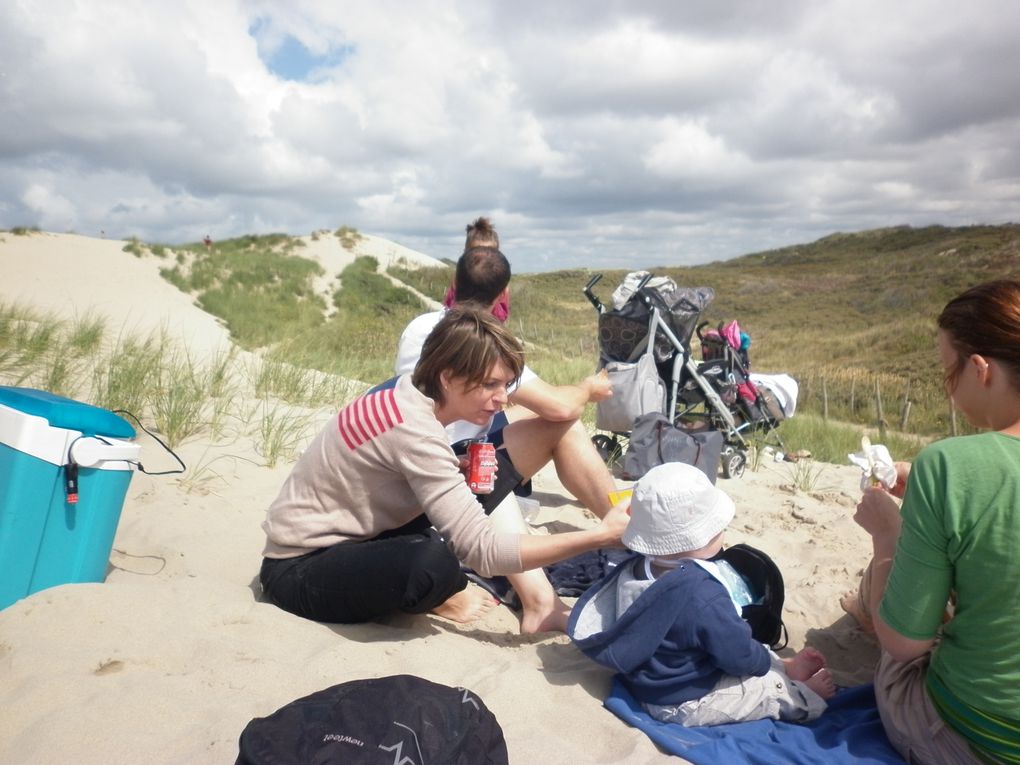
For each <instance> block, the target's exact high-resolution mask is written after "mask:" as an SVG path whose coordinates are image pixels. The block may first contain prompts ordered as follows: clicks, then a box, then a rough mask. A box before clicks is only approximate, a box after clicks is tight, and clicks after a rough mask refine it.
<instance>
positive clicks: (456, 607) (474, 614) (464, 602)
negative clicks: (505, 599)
mask: <svg viewBox="0 0 1020 765" xmlns="http://www.w3.org/2000/svg"><path fill="white" fill-rule="evenodd" d="M498 602H499V601H497V600H496V599H495V598H494V597H492V595H490V594H489V593H488V592H486V591H485V590H483V589H482V588H481V587H479V586H478V585H476V584H468V586H467V587H465V588H464V589H463V590H461V591H460V592H458V593H456V594H455V595H452V596H451V597H450V598H449V599H447V600H446V601H445V602H443V603H441V604H440V605H438V606H436V607H435V608H433V609H432V613H434V614H435V615H436V616H442V617H443V618H444V619H449V620H450V621H454V622H460V623H461V624H467V623H468V622H473V621H474V620H475V619H478V618H479V617H481V616H483V615H485V614H486V613H487V612H489V611H491V610H492V608H493V607H494V606H495V605H496V603H498Z"/></svg>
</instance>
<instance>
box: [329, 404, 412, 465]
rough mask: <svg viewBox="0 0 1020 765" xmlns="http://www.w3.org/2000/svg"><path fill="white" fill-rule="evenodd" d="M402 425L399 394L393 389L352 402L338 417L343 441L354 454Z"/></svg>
mask: <svg viewBox="0 0 1020 765" xmlns="http://www.w3.org/2000/svg"><path fill="white" fill-rule="evenodd" d="M403 421H404V418H403V417H402V416H401V414H400V409H399V407H397V397H396V391H394V390H393V389H392V388H389V389H388V390H380V391H377V392H375V393H369V394H367V395H365V396H362V397H361V398H359V399H356V400H354V401H352V402H351V403H349V404H348V405H347V406H345V407H344V408H343V409H341V410H340V414H339V415H338V416H337V425H338V427H339V428H340V437H341V438H342V439H343V440H344V443H345V444H347V448H348V449H350V450H351V451H353V450H355V449H357V448H358V447H359V446H361V445H362V444H364V443H367V442H368V441H371V440H372V439H373V438H377V437H378V436H381V435H382V434H383V433H385V432H386V431H387V430H390V429H392V428H395V427H396V426H397V425H399V424H400V423H402V422H403Z"/></svg>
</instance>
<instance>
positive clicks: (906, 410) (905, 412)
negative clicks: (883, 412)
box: [900, 378, 910, 430]
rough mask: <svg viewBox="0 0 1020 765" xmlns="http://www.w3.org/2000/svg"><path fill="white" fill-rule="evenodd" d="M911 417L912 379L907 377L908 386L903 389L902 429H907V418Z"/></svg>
mask: <svg viewBox="0 0 1020 765" xmlns="http://www.w3.org/2000/svg"><path fill="white" fill-rule="evenodd" d="M908 417H910V380H909V378H908V379H907V387H906V389H905V390H904V391H903V409H902V410H901V411H900V430H906V429H907V418H908Z"/></svg>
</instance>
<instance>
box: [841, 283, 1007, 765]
mask: <svg viewBox="0 0 1020 765" xmlns="http://www.w3.org/2000/svg"><path fill="white" fill-rule="evenodd" d="M938 328H939V330H938V349H939V356H940V359H941V362H942V366H943V368H944V370H945V385H946V391H947V392H948V394H949V396H950V397H951V398H952V400H953V403H954V404H955V405H956V407H957V408H958V409H959V410H960V411H961V412H963V414H964V415H965V416H966V417H967V419H968V420H969V421H970V422H971V423H972V424H973V425H975V426H976V427H978V428H981V429H983V430H985V431H987V432H983V433H980V434H977V435H971V436H962V437H959V438H948V439H944V440H942V441H938V442H936V443H934V444H931V445H930V446H928V447H926V448H925V449H924V450H922V452H921V453H920V454H919V455H918V458H917V460H915V462H914V464H913V466H912V467H911V468H910V470H909V477H908V479H907V481H906V488H905V491H904V492H903V493H902V498H903V502H902V506H898V504H897V502H896V501H895V499H893V497H892V495H890V493H888V492H886V491H885V490H883V489H882V488H873V489H867V490H866V491H865V492H864V496H863V497H862V499H861V502H860V504H859V505H858V506H857V513H856V514H855V516H854V520H855V521H856V522H857V523H858V524H859V525H860V526H861V527H863V528H864V530H865V531H867V532H868V533H869V534H870V535H871V537H872V543H873V550H874V555H873V559H872V561H871V565H870V567H869V571H868V572H867V574H866V575H865V581H864V582H863V583H862V588H861V604H860V605H861V610H862V611H863V613H862V614H859V615H860V616H862V617H863V618H865V619H867V618H870V619H871V621H872V622H873V625H874V630H875V633H876V635H877V637H878V640H879V643H880V644H881V647H882V657H881V659H880V661H879V666H878V669H877V671H876V675H875V695H876V698H877V700H878V706H879V711H880V713H881V716H882V722H883V725H884V727H885V730H886V733H887V734H888V736H889V739H890V741H891V742H892V743H893V745H894V746H895V747H896V748H897V749H898V750H899V751H900V753H901V754H903V756H904V757H905V758H906V759H907V760H908V762H914V763H926V764H927V763H980V762H993V763H994V762H1008V763H1020V555H1018V554H1017V549H1018V547H1020V282H1017V281H1005V280H1004V281H995V282H989V283H987V284H982V285H980V286H977V287H974V288H972V289H970V290H968V291H966V292H964V293H963V294H961V295H959V296H958V297H956V298H954V299H953V300H951V301H950V302H949V303H948V304H947V305H946V307H945V308H944V309H943V311H942V313H941V314H940V316H939V318H938ZM894 493H896V494H897V495H898V494H899V493H900V492H898V491H896V490H895V489H894ZM950 596H953V600H954V602H955V609H954V611H953V616H952V618H950V619H949V620H948V621H946V620H945V618H944V614H945V608H946V603H947V601H949V600H950ZM855 615H857V614H855Z"/></svg>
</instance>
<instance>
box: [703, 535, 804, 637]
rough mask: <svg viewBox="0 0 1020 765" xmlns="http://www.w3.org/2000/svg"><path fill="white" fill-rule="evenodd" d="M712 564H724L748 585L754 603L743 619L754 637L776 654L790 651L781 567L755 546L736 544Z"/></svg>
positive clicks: (745, 609) (724, 551)
mask: <svg viewBox="0 0 1020 765" xmlns="http://www.w3.org/2000/svg"><path fill="white" fill-rule="evenodd" d="M712 560H724V561H726V562H727V563H729V564H730V565H731V566H733V568H734V570H736V572H737V573H738V574H740V575H741V576H742V577H743V578H744V580H745V581H746V582H747V588H748V589H749V590H750V591H751V597H752V598H754V602H753V603H751V604H750V605H747V606H744V608H743V612H742V613H741V616H742V617H743V618H744V621H746V622H747V623H748V624H749V625H750V626H751V635H752V636H753V637H754V639H755V640H757V641H758V642H759V643H765V645H767V646H770V647H771V648H772V649H773V650H776V651H778V650H780V649H782V648H786V644H787V643H788V642H789V640H790V637H789V635H788V634H787V632H786V625H785V624H783V601H784V600H785V598H786V588H785V587H784V586H783V574H782V572H781V571H780V570H779V566H777V565H776V562H775V561H774V560H772V558H770V557H769V556H768V555H767V554H766V553H764V552H762V551H761V550H759V549H758V548H756V547H751V545H745V544H736V545H733V546H731V547H727V548H726V549H725V550H723V551H721V552H720V553H719V554H718V555H716V556H715V557H714V558H713V559H712Z"/></svg>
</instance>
